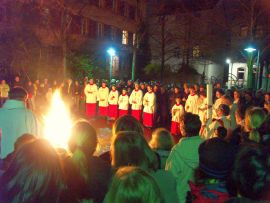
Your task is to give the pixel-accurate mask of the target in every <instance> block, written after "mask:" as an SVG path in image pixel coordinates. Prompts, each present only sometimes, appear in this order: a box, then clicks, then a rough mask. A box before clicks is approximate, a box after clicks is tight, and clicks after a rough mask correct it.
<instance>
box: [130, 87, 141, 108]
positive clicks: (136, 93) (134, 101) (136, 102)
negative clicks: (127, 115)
mask: <svg viewBox="0 0 270 203" xmlns="http://www.w3.org/2000/svg"><path fill="white" fill-rule="evenodd" d="M142 99H143V92H142V90H133V91H132V93H131V95H130V97H129V103H130V104H131V109H132V110H141V109H142Z"/></svg>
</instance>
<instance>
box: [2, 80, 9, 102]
mask: <svg viewBox="0 0 270 203" xmlns="http://www.w3.org/2000/svg"><path fill="white" fill-rule="evenodd" d="M9 90H10V88H9V85H8V84H7V83H6V80H2V81H1V84H0V107H2V105H3V104H4V103H5V102H6V100H7V99H8V93H9Z"/></svg>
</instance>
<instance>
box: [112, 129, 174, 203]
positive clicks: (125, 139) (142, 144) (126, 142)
mask: <svg viewBox="0 0 270 203" xmlns="http://www.w3.org/2000/svg"><path fill="white" fill-rule="evenodd" d="M111 157H112V166H113V167H114V168H115V169H116V170H117V169H118V168H119V167H123V166H136V167H141V168H142V169H144V170H146V171H148V172H149V173H150V174H151V175H152V176H153V177H154V179H155V180H156V181H157V183H158V186H159V188H160V190H161V195H162V196H163V197H164V199H165V202H166V203H171V202H177V195H176V183H175V180H174V178H173V176H172V175H171V173H168V172H167V171H164V170H156V169H157V167H158V162H157V156H156V154H155V153H154V152H153V151H152V150H151V149H150V147H149V145H148V143H147V142H146V140H145V138H144V136H143V135H142V134H140V133H138V132H135V131H121V132H118V133H117V134H116V136H115V137H114V138H113V141H112V147H111Z"/></svg>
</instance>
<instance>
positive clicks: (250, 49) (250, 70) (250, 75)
mask: <svg viewBox="0 0 270 203" xmlns="http://www.w3.org/2000/svg"><path fill="white" fill-rule="evenodd" d="M244 50H245V51H246V52H248V53H249V57H248V63H247V66H248V81H247V86H248V88H253V52H255V51H257V52H258V55H257V61H256V78H255V88H256V89H257V88H258V86H259V72H258V69H259V62H260V51H259V50H257V49H255V48H253V47H247V48H245V49H244Z"/></svg>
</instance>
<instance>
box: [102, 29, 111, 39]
mask: <svg viewBox="0 0 270 203" xmlns="http://www.w3.org/2000/svg"><path fill="white" fill-rule="evenodd" d="M104 38H105V39H108V40H111V39H112V28H111V26H110V25H104Z"/></svg>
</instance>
